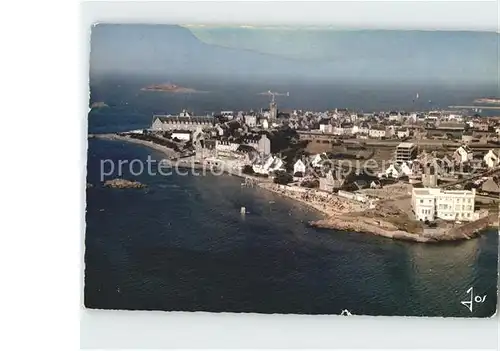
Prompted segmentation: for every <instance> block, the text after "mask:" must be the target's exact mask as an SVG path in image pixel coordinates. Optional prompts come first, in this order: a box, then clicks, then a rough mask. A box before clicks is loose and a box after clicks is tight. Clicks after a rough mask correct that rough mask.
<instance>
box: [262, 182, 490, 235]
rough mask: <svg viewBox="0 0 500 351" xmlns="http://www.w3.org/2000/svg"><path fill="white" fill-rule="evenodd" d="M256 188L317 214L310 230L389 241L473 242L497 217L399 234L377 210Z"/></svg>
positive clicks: (398, 227) (398, 226)
mask: <svg viewBox="0 0 500 351" xmlns="http://www.w3.org/2000/svg"><path fill="white" fill-rule="evenodd" d="M259 187H260V188H262V189H266V190H268V191H272V192H274V193H276V194H278V195H280V196H284V197H286V198H289V199H292V200H294V201H299V202H301V203H303V204H304V205H307V206H308V207H311V208H313V209H315V210H316V211H318V212H319V213H321V214H322V215H323V217H324V218H322V219H319V220H315V221H310V222H309V223H308V224H309V225H310V226H311V227H314V228H322V229H334V230H340V231H352V232H357V233H365V234H371V235H378V236H382V237H385V238H389V239H396V240H405V241H413V242H419V243H438V242H447V241H448V242H449V241H459V240H469V239H473V238H477V237H478V236H479V235H480V234H481V232H482V231H483V230H485V229H487V228H489V227H493V225H494V223H497V222H498V214H496V213H493V214H490V215H489V216H488V217H485V218H482V219H479V220H477V221H475V222H468V223H465V224H462V225H460V226H455V227H450V228H447V229H441V230H439V231H426V230H423V231H422V232H419V233H413V232H410V231H408V230H403V229H406V226H405V223H404V221H403V223H398V224H394V223H393V222H391V221H390V220H389V219H388V218H389V217H390V216H388V214H387V213H382V211H381V210H380V209H377V210H361V211H356V210H355V209H353V208H349V207H348V206H345V205H342V204H340V206H339V203H335V204H334V206H326V205H323V204H321V203H313V202H311V201H306V200H304V199H302V198H301V197H300V196H293V195H291V194H287V193H286V191H282V190H279V189H277V188H276V185H275V184H259ZM386 205H387V204H386ZM382 206H384V205H382ZM389 212H390V211H389ZM402 228H403V229H402Z"/></svg>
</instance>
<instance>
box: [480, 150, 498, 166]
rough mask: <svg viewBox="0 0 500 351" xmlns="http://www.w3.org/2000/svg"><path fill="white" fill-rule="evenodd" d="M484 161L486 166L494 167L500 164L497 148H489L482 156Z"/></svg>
mask: <svg viewBox="0 0 500 351" xmlns="http://www.w3.org/2000/svg"><path fill="white" fill-rule="evenodd" d="M483 160H484V162H485V163H486V165H487V166H488V168H495V167H497V166H498V165H499V164H500V153H499V152H498V150H493V149H492V150H490V151H488V153H487V154H486V155H484V157H483Z"/></svg>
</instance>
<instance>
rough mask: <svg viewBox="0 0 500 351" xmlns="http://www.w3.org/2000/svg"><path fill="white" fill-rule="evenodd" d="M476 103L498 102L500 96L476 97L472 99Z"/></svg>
mask: <svg viewBox="0 0 500 351" xmlns="http://www.w3.org/2000/svg"><path fill="white" fill-rule="evenodd" d="M474 103H476V104H495V105H498V104H500V98H498V97H486V98H478V99H476V100H474Z"/></svg>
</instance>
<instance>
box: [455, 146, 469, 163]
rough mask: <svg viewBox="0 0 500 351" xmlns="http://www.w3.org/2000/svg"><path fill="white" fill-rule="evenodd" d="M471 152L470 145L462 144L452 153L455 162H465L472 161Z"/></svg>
mask: <svg viewBox="0 0 500 351" xmlns="http://www.w3.org/2000/svg"><path fill="white" fill-rule="evenodd" d="M473 156H474V155H473V153H472V150H471V149H470V147H468V146H467V145H462V146H460V147H459V148H458V149H456V150H455V152H454V153H453V158H454V159H455V161H456V162H457V163H466V162H470V161H472V158H473Z"/></svg>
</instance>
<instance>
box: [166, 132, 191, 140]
mask: <svg viewBox="0 0 500 351" xmlns="http://www.w3.org/2000/svg"><path fill="white" fill-rule="evenodd" d="M171 138H172V139H178V140H182V141H189V140H191V132H190V131H188V130H174V131H172V136H171Z"/></svg>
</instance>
